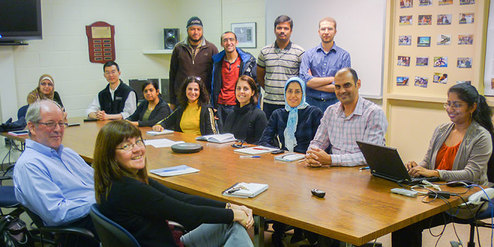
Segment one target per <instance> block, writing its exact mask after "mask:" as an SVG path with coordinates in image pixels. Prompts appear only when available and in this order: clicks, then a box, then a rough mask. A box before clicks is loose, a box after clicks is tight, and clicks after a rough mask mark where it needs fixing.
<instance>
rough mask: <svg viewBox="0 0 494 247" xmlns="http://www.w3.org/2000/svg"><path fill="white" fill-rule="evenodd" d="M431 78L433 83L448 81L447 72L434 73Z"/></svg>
mask: <svg viewBox="0 0 494 247" xmlns="http://www.w3.org/2000/svg"><path fill="white" fill-rule="evenodd" d="M432 79H433V80H432V82H434V83H441V84H446V83H448V74H443V73H434V77H433V78H432Z"/></svg>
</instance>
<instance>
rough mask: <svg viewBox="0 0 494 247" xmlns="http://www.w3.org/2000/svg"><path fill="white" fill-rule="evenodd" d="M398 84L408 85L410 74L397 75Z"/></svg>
mask: <svg viewBox="0 0 494 247" xmlns="http://www.w3.org/2000/svg"><path fill="white" fill-rule="evenodd" d="M396 86H408V76H398V77H396Z"/></svg>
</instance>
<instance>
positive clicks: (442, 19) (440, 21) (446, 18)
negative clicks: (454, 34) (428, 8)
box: [437, 15, 452, 25]
mask: <svg viewBox="0 0 494 247" xmlns="http://www.w3.org/2000/svg"><path fill="white" fill-rule="evenodd" d="M451 18H452V17H451V15H437V25H451Z"/></svg>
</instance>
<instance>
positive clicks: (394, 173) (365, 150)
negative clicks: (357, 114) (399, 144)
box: [357, 141, 439, 184]
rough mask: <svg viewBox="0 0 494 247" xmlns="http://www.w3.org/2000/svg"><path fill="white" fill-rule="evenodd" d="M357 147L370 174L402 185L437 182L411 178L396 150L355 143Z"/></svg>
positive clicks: (435, 179)
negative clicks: (423, 181)
mask: <svg viewBox="0 0 494 247" xmlns="http://www.w3.org/2000/svg"><path fill="white" fill-rule="evenodd" d="M357 145H358V146H359V148H360V151H362V154H363V155H364V157H365V160H366V161H367V165H369V169H370V171H371V174H372V175H374V176H376V177H380V178H384V179H387V180H391V181H393V182H397V183H402V184H417V183H420V182H422V180H427V181H430V182H433V181H439V178H437V177H432V178H426V177H418V178H412V177H410V175H409V174H408V171H407V168H406V167H405V165H404V164H403V161H402V160H401V157H400V155H399V154H398V150H396V148H392V147H386V146H380V145H376V144H373V143H368V142H362V141H357Z"/></svg>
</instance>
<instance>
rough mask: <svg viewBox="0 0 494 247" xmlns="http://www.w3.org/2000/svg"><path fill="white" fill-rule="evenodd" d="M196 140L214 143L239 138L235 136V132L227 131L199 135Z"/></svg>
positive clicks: (232, 140)
mask: <svg viewBox="0 0 494 247" xmlns="http://www.w3.org/2000/svg"><path fill="white" fill-rule="evenodd" d="M196 140H198V141H208V142H214V143H226V142H234V141H236V140H237V139H235V136H233V134H230V133H226V134H216V135H205V136H199V137H197V138H196Z"/></svg>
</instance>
